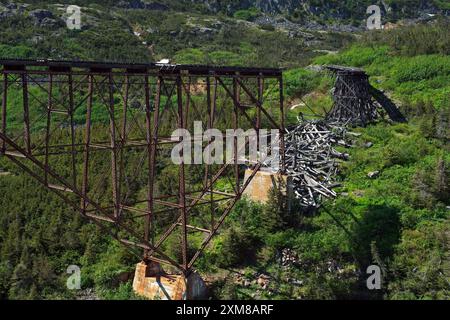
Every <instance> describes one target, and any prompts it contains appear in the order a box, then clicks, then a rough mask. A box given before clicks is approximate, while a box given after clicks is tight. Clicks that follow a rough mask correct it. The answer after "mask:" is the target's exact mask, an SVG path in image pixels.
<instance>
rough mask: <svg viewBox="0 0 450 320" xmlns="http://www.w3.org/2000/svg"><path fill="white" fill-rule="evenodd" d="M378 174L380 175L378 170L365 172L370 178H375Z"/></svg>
mask: <svg viewBox="0 0 450 320" xmlns="http://www.w3.org/2000/svg"><path fill="white" fill-rule="evenodd" d="M379 176H380V171H372V172H369V173H368V174H367V177H369V178H370V179H375V178H378V177H379Z"/></svg>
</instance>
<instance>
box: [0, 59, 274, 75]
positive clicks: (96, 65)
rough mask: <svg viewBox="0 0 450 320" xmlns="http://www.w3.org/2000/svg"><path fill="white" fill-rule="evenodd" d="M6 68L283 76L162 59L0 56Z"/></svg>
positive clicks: (260, 70) (270, 71)
mask: <svg viewBox="0 0 450 320" xmlns="http://www.w3.org/2000/svg"><path fill="white" fill-rule="evenodd" d="M0 65H1V66H3V70H8V69H13V70H17V69H26V68H28V67H43V69H44V70H52V69H53V70H72V69H82V70H84V71H92V70H94V71H98V70H103V71H123V70H127V71H128V72H134V73H152V74H154V73H160V74H161V73H162V74H180V73H188V74H191V75H221V76H227V75H234V74H239V75H240V76H263V77H266V78H267V77H280V76H281V75H282V69H279V68H249V67H233V66H212V65H182V64H160V63H132V62H128V63H126V62H121V63H118V62H101V61H76V60H71V61H70V60H50V59H35V60H31V59H10V58H0Z"/></svg>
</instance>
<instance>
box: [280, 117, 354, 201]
mask: <svg viewBox="0 0 450 320" xmlns="http://www.w3.org/2000/svg"><path fill="white" fill-rule="evenodd" d="M345 136H346V125H345V124H342V123H337V122H328V121H324V120H318V121H304V120H301V119H299V124H298V125H297V126H295V127H292V128H290V129H288V134H287V135H286V136H285V144H286V152H285V159H286V171H287V174H288V175H289V176H291V177H292V183H293V191H294V195H295V197H296V198H297V199H298V200H299V202H300V205H301V206H304V207H318V206H319V204H320V201H321V200H322V198H323V197H325V198H334V197H336V195H337V194H336V192H335V191H333V188H335V187H336V186H338V184H336V181H335V177H336V175H337V173H338V163H339V160H347V159H348V154H346V153H341V152H338V151H337V150H336V149H335V148H334V147H335V146H337V145H341V146H345V147H349V146H350V145H349V143H348V142H347V141H346V139H345Z"/></svg>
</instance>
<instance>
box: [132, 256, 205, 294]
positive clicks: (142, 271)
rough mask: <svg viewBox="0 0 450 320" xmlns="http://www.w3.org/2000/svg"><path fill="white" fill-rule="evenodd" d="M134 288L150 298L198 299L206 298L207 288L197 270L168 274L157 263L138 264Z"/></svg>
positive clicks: (138, 292) (136, 291) (137, 292)
mask: <svg viewBox="0 0 450 320" xmlns="http://www.w3.org/2000/svg"><path fill="white" fill-rule="evenodd" d="M133 290H134V292H135V293H136V294H137V295H139V296H143V297H145V298H147V299H150V300H197V299H204V298H206V294H207V288H206V285H205V283H204V282H203V279H202V278H201V277H200V276H199V275H198V274H197V273H195V272H193V273H191V274H190V275H189V276H188V277H187V279H186V278H185V276H184V275H170V274H166V273H165V272H164V271H163V270H162V268H161V266H160V265H159V264H157V263H154V262H150V263H145V262H140V263H138V264H137V265H136V271H135V274H134V280H133Z"/></svg>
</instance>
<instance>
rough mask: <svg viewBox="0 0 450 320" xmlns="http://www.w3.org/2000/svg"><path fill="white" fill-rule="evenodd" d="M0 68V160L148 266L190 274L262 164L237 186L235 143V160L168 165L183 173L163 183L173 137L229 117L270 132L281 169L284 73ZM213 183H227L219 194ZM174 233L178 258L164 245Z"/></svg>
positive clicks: (50, 64)
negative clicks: (196, 178) (197, 238)
mask: <svg viewBox="0 0 450 320" xmlns="http://www.w3.org/2000/svg"><path fill="white" fill-rule="evenodd" d="M0 65H1V66H2V69H1V71H0V73H1V75H2V77H3V79H2V82H1V89H2V91H1V95H2V100H1V101H2V104H1V123H0V124H1V127H0V156H4V157H6V158H7V159H9V160H10V161H12V162H13V163H14V164H16V165H17V166H18V167H19V168H20V169H21V170H22V171H23V172H25V173H27V174H29V175H30V176H31V177H33V178H34V179H36V180H37V181H38V182H40V183H41V184H42V186H44V187H45V188H48V189H49V190H51V191H52V192H54V193H55V194H57V195H58V196H59V197H61V198H62V199H63V200H64V201H65V202H66V203H67V204H68V205H69V206H71V207H72V208H73V209H74V210H75V211H77V212H79V213H80V214H81V215H82V216H83V217H85V218H87V219H89V220H90V221H91V222H92V223H95V224H96V225H97V226H98V227H100V228H101V229H103V230H105V231H106V232H108V233H109V234H110V235H111V236H113V237H114V238H115V239H117V240H118V241H119V242H120V243H121V244H123V245H125V246H126V247H127V248H128V249H130V250H131V251H132V252H133V253H135V254H136V255H137V256H138V257H140V258H142V257H143V260H144V261H155V262H158V263H163V264H166V265H170V266H172V267H175V268H177V269H178V270H179V271H181V272H182V273H183V274H184V275H188V274H189V273H190V271H191V270H192V268H193V265H194V263H195V261H196V260H197V258H198V257H199V255H200V254H201V253H202V252H203V250H204V249H205V248H206V246H207V245H208V244H209V243H210V241H211V239H212V238H213V237H214V235H216V233H217V231H218V229H219V228H220V226H221V225H222V223H223V222H224V220H225V218H226V217H227V215H228V214H229V213H230V211H231V210H232V208H233V207H234V205H235V204H236V202H237V201H238V200H239V199H240V198H241V196H242V194H243V192H244V190H245V189H246V187H247V186H248V184H249V183H250V182H251V180H252V178H253V177H254V175H255V174H256V173H257V172H258V170H259V169H260V168H261V165H262V164H261V163H253V164H249V165H250V166H252V168H253V175H252V176H251V177H250V178H249V179H247V180H246V181H245V182H243V181H242V180H243V179H242V178H243V177H242V174H241V170H240V169H241V167H242V165H239V164H238V161H237V160H238V159H237V154H238V153H237V141H236V140H235V141H234V158H233V159H232V161H229V162H228V163H225V164H223V165H203V166H201V167H198V166H197V167H195V168H194V166H189V165H187V164H185V163H182V164H181V165H176V166H175V165H173V170H176V172H177V175H178V177H177V178H174V177H172V178H173V180H170V181H166V182H165V183H164V182H161V181H162V179H164V177H165V173H164V170H165V168H163V167H162V165H163V164H164V165H165V166H166V167H167V168H169V167H170V163H168V162H167V157H168V155H169V153H168V151H170V148H171V147H172V146H173V145H174V141H173V140H172V139H171V138H170V135H169V133H170V132H172V131H173V130H175V129H187V130H192V128H193V122H194V121H201V122H202V124H203V127H204V128H205V129H211V128H214V127H215V126H216V125H219V126H221V128H220V129H221V130H224V129H225V127H224V126H225V125H224V123H226V122H227V121H228V119H230V118H231V124H230V128H231V127H232V128H234V129H236V128H238V127H239V126H242V127H247V128H254V129H255V130H256V131H257V132H258V133H259V131H260V129H262V128H263V126H264V128H265V129H277V130H279V133H280V140H281V146H280V147H281V155H282V156H281V157H282V161H281V163H282V168H283V164H284V143H283V141H284V139H283V135H284V132H285V129H284V106H283V82H282V72H281V71H280V70H279V69H263V68H237V67H211V66H183V65H158V64H120V63H101V62H79V61H53V60H51V61H47V60H18V59H0ZM200 104H202V106H203V107H202V108H199V107H198V105H200ZM275 119H278V120H275ZM222 120H223V123H220V122H221V121H222ZM193 140H195V137H194V138H193ZM199 168H200V169H199ZM195 170H200V171H202V172H203V173H202V176H203V178H202V179H201V180H202V182H201V183H196V182H191V180H192V179H190V177H191V176H192V175H193V173H194V171H195ZM175 180H176V181H175ZM220 181H222V182H223V181H225V182H226V183H227V184H228V185H229V186H231V187H230V190H219V189H218V188H217V185H218V182H220ZM168 183H169V184H172V183H173V184H172V185H171V186H170V187H168V186H167V184H168ZM136 185H138V186H139V188H138V187H135V186H136ZM133 186H134V187H133ZM144 186H145V188H144V189H145V194H142V192H139V190H142V188H143V187H144ZM164 188H165V189H166V191H167V190H174V192H163V191H161V190H160V189H164ZM200 207H205V208H208V209H206V210H204V211H201V209H199V208H200ZM205 212H206V214H207V215H208V216H209V217H207V218H206V217H204V215H205ZM201 215H203V216H201ZM200 216H201V217H200ZM193 221H197V224H196V225H194V223H193ZM199 221H201V223H200V222H199ZM193 233H201V234H204V237H203V238H202V241H201V243H200V244H197V245H193V244H192V243H191V242H192V241H190V237H191V236H192V234H193ZM171 237H174V239H175V240H173V241H176V243H179V248H180V250H179V252H180V255H175V256H174V255H173V254H171V253H169V252H167V241H168V239H170V238H171ZM136 249H138V251H136ZM141 250H143V256H142V253H141Z"/></svg>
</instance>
